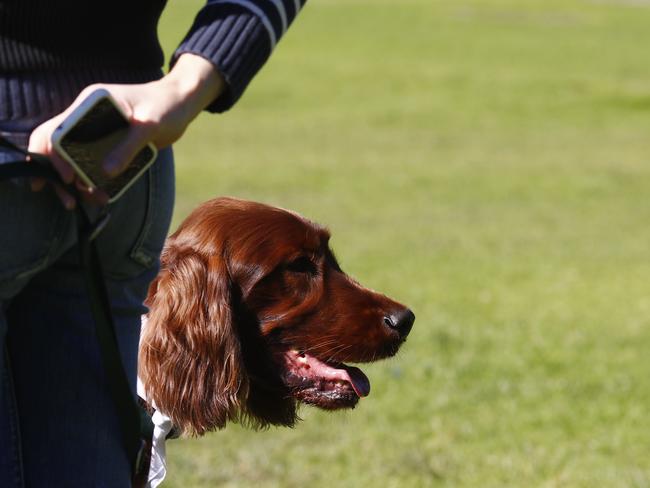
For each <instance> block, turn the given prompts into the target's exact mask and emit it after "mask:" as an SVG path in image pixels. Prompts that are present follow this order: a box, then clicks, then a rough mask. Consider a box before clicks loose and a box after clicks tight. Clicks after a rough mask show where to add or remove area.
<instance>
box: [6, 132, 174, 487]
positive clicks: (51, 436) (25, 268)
mask: <svg viewBox="0 0 650 488" xmlns="http://www.w3.org/2000/svg"><path fill="white" fill-rule="evenodd" d="M35 125H37V121H30V120H20V121H12V122H11V123H7V122H0V131H1V132H2V133H3V134H4V135H9V136H10V138H12V139H13V140H14V142H16V143H18V144H22V145H23V146H24V145H26V141H27V138H28V134H29V132H30V131H31V130H32V129H33V127H34V126H35ZM18 158H19V155H16V154H9V153H7V152H6V150H4V149H0V164H1V163H2V162H7V161H9V160H12V159H18ZM173 200H174V168H173V156H172V152H171V149H167V150H163V151H160V155H159V157H158V160H157V161H156V162H155V163H154V165H153V166H152V167H151V169H150V170H149V171H148V172H147V173H146V174H145V175H144V176H143V177H142V178H141V179H140V180H139V181H138V182H137V183H136V184H135V185H133V186H132V187H131V188H130V189H129V190H128V191H127V192H126V193H125V194H124V195H123V196H122V197H121V198H120V199H119V200H118V201H117V202H115V203H114V204H112V205H111V207H110V214H111V218H110V221H109V223H108V224H107V226H106V227H105V228H104V230H103V231H102V233H101V234H100V235H99V237H98V238H97V239H98V241H97V243H98V249H99V254H100V258H101V260H102V264H103V267H104V272H105V278H106V281H107V288H108V292H109V296H110V301H111V305H112V310H113V318H114V322H115V327H116V333H117V338H118V343H119V347H120V353H121V356H122V361H123V364H124V366H125V369H126V371H127V375H128V377H129V381H130V382H131V386H132V390H133V393H134V395H135V384H136V375H137V349H138V341H139V334H140V316H141V314H143V313H145V312H146V308H145V307H144V305H143V300H144V298H145V296H146V293H147V288H148V286H149V283H150V282H151V280H153V278H154V277H155V275H156V273H157V271H158V263H159V262H158V257H159V255H160V252H161V250H162V245H163V242H164V239H165V237H166V235H167V231H168V229H169V224H170V221H171V214H172V207H173ZM129 484H130V464H129V460H128V459H127V456H126V454H125V452H124V449H123V447H122V439H121V434H120V428H119V420H118V418H117V415H116V412H115V411H114V408H113V403H112V399H111V397H110V395H109V393H108V390H107V386H106V379H105V374H104V371H103V365H102V362H101V360H100V353H99V347H98V343H97V339H96V337H95V332H94V322H93V318H92V315H91V313H90V310H89V305H88V300H87V295H86V291H85V287H84V281H83V270H82V269H81V268H80V266H79V263H78V249H77V245H76V227H75V214H74V212H70V211H66V210H65V209H64V208H63V206H62V205H61V204H60V203H59V201H58V199H57V198H56V197H55V195H54V192H52V191H51V190H50V189H46V190H43V191H41V192H39V193H33V192H31V191H30V189H29V187H28V185H27V182H26V181H5V182H0V487H2V488H16V487H38V488H41V487H66V488H70V487H84V488H87V487H119V488H124V487H127V486H129Z"/></svg>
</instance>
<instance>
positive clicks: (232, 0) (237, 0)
mask: <svg viewBox="0 0 650 488" xmlns="http://www.w3.org/2000/svg"><path fill="white" fill-rule="evenodd" d="M218 3H224V4H227V3H229V4H235V5H239V6H241V7H244V8H245V9H248V10H250V11H251V12H252V13H254V14H255V15H257V16H258V17H259V19H260V21H261V22H262V24H263V25H264V27H265V28H266V31H267V32H268V33H269V40H270V41H271V50H273V49H275V45H276V44H277V43H278V38H277V36H276V35H275V30H274V29H273V25H272V24H271V21H270V20H269V18H268V17H267V16H266V14H265V13H264V11H263V10H262V9H261V8H259V7H258V6H257V5H255V4H254V3H253V2H250V1H247V0H208V5H213V4H218Z"/></svg>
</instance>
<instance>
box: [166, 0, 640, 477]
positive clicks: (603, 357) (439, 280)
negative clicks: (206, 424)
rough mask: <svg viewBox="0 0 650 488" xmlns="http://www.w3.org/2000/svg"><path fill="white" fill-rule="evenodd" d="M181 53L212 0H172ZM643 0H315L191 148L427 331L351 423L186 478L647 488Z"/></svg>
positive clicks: (213, 457)
mask: <svg viewBox="0 0 650 488" xmlns="http://www.w3.org/2000/svg"><path fill="white" fill-rule="evenodd" d="M170 3H171V5H170V6H169V8H168V11H167V13H166V16H165V17H164V19H163V22H162V24H161V34H162V35H163V39H164V41H165V45H166V47H167V51H168V52H170V51H171V49H173V46H174V44H175V43H176V42H178V40H179V39H180V37H181V36H182V34H183V33H184V31H185V30H186V28H187V26H188V25H189V22H190V21H191V18H192V16H193V12H194V11H195V10H196V9H198V7H199V5H200V4H201V3H202V2H200V1H198V0H192V1H189V0H184V1H182V0H176V1H174V2H170ZM649 25H650V2H642V1H638V0H637V1H615V0H610V1H607V0H600V1H596V0H593V1H589V0H563V1H559V0H555V1H541V0H492V1H487V0H484V1H479V0H475V1H465V0H461V1H458V0H445V1H436V0H399V1H388V0H366V1H364V0H312V1H311V2H309V4H308V5H307V8H306V9H305V10H304V12H303V13H302V14H301V16H300V18H299V20H298V21H297V22H296V24H295V25H294V26H293V27H292V29H291V30H290V32H289V33H288V35H287V36H286V38H285V39H283V40H282V42H281V43H280V45H279V48H278V50H277V52H276V53H275V54H274V56H273V58H272V59H271V61H270V63H269V64H268V65H267V66H266V67H265V68H264V70H263V71H262V72H261V73H260V75H259V76H258V77H257V78H256V80H255V81H254V83H253V84H252V86H251V87H250V89H249V90H248V91H247V93H246V94H245V96H244V98H243V99H242V101H241V102H240V103H239V104H238V106H237V107H236V108H235V109H234V110H233V111H232V112H230V113H228V114H226V115H223V116H209V115H203V116H201V118H200V119H199V120H198V121H197V123H196V124H195V125H194V126H193V127H192V128H191V129H190V131H188V133H187V134H186V136H185V137H184V139H183V140H182V141H181V142H180V143H179V144H178V145H177V146H176V156H177V168H178V200H177V206H176V215H175V222H176V223H178V222H179V221H180V219H181V218H182V217H183V216H184V215H186V214H187V213H188V212H189V211H190V209H191V208H193V207H194V206H195V205H196V204H197V203H198V202H200V201H202V200H205V199H208V198H211V197H213V196H216V195H226V194H228V195H237V196H241V197H245V198H251V199H255V200H261V201H265V202H269V203H273V204H277V205H281V206H284V207H290V208H293V209H295V210H297V211H299V212H301V213H303V214H305V215H307V216H309V217H311V218H313V219H315V220H317V221H319V222H321V223H325V224H328V225H329V226H330V228H331V229H332V231H333V235H334V237H333V240H332V244H333V246H334V248H335V250H336V252H337V255H338V256H339V258H340V261H341V262H342V264H343V266H344V268H345V269H346V270H347V271H348V272H350V273H351V274H352V275H354V276H356V277H357V278H358V279H359V280H360V281H362V282H363V283H365V284H367V285H369V286H371V287H373V288H376V289H380V290H382V291H385V292H386V293H388V294H390V295H392V296H395V297H396V298H398V299H400V300H401V301H403V302H405V303H408V304H409V305H410V306H411V307H412V308H413V309H414V311H415V312H416V315H417V321H416V324H415V328H414V330H413V332H412V336H411V338H410V340H409V342H408V343H407V345H406V346H405V347H404V348H403V350H402V352H401V353H400V354H399V356H398V357H397V358H395V359H393V360H390V361H385V362H381V363H377V364H375V365H371V366H369V367H368V368H366V371H367V373H368V374H369V376H370V378H371V380H372V382H373V392H372V394H371V395H370V397H369V398H368V399H365V400H364V401H362V402H361V404H360V405H359V407H358V408H357V409H356V410H355V411H352V412H347V413H336V414H326V413H323V412H319V411H315V410H313V409H308V408H304V409H303V410H302V415H303V417H304V422H302V423H301V424H300V425H299V426H298V427H297V428H295V429H293V430H287V429H284V430H283V429H271V430H269V431H266V432H248V431H244V430H242V429H240V428H239V427H237V426H230V427H228V428H227V429H226V430H224V431H222V432H217V433H214V434H211V435H209V436H207V437H206V438H203V439H200V440H183V441H173V442H170V443H169V451H170V453H169V457H170V469H169V478H168V481H167V482H166V486H168V487H170V488H171V487H209V486H210V487H211V486H223V487H250V486H255V487H256V488H266V487H287V488H290V487H302V486H309V487H311V488H316V487H332V486H342V487H373V488H374V487H387V488H390V487H399V488H402V487H407V488H408V487H429V486H434V487H435V486H454V487H456V486H460V487H465V486H468V487H470V486H471V487H473V486H477V487H479V486H480V487H482V488H484V487H502V486H517V487H529V486H540V487H556V486H557V487H565V486H566V487H574V486H575V487H601V486H608V487H609V486H612V487H647V486H650V427H649V426H648V410H649V408H650V361H648V359H647V356H648V351H650V281H649V279H648V276H649V275H650V249H649V243H650V225H649V223H650V205H648V195H649V193H650V164H649V160H650V62H649V60H648V49H649V46H650V28H649V27H648V26H649Z"/></svg>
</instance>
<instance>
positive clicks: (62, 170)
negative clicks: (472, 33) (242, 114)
mask: <svg viewBox="0 0 650 488" xmlns="http://www.w3.org/2000/svg"><path fill="white" fill-rule="evenodd" d="M50 161H51V162H52V166H54V169H55V170H56V171H57V173H59V176H61V180H63V182H64V183H65V184H66V185H69V184H71V183H72V182H73V180H74V175H75V172H74V169H73V168H72V166H70V163H68V162H67V161H66V160H65V159H63V158H62V157H61V156H59V155H58V153H56V152H53V153H52V154H51V155H50Z"/></svg>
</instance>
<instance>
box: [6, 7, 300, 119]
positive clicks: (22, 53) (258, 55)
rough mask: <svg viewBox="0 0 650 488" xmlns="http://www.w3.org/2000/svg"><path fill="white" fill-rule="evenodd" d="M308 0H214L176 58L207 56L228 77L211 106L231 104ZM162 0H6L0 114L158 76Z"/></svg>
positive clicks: (22, 112)
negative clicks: (98, 85)
mask: <svg viewBox="0 0 650 488" xmlns="http://www.w3.org/2000/svg"><path fill="white" fill-rule="evenodd" d="M305 1H306V0H209V1H208V2H207V4H206V5H205V6H204V7H203V8H202V9H201V10H200V11H199V12H198V14H197V16H196V18H195V20H194V23H193V25H192V26H191V28H190V29H189V32H188V33H187V35H186V36H185V39H184V40H183V41H182V42H181V44H180V45H179V47H178V48H177V50H176V51H175V52H174V54H173V56H172V58H171V64H172V65H173V64H174V62H175V61H176V59H178V57H179V56H180V55H181V54H183V53H194V54H198V55H199V56H202V57H204V58H206V59H208V60H210V61H211V62H212V63H213V64H214V65H215V66H216V67H217V69H218V70H219V71H220V72H221V74H222V75H223V77H224V79H225V80H226V82H227V86H228V88H227V90H226V92H225V93H224V94H223V95H222V96H221V97H219V99H217V100H216V101H215V102H214V103H213V104H212V105H210V107H208V110H210V111H213V112H222V111H224V110H227V109H229V108H230V107H231V106H232V105H233V104H234V103H235V102H236V101H237V100H238V99H239V97H240V96H241V94H242V93H243V92H244V90H245V88H246V86H247V85H248V84H249V82H250V81H251V79H252V78H253V76H255V74H256V73H257V72H258V71H259V69H260V68H261V67H262V65H263V64H264V63H265V62H266V60H267V59H268V57H269V56H270V54H271V52H272V51H273V49H274V47H275V46H276V44H277V43H278V41H279V40H280V38H281V37H282V35H283V34H284V33H285V32H286V30H287V28H288V27H289V26H290V25H291V22H292V21H293V20H294V19H295V17H296V15H297V14H298V12H299V11H300V9H301V8H302V6H303V5H304V3H305ZM165 4H166V0H135V1H134V0H111V2H91V1H88V0H0V121H2V120H5V121H6V120H11V119H20V118H24V117H30V116H32V117H33V116H34V115H37V114H39V113H42V114H44V115H43V117H44V118H47V117H49V116H50V115H51V114H53V113H56V112H58V111H60V110H62V109H63V108H65V107H66V106H67V105H68V104H69V103H70V102H72V100H74V97H75V96H76V94H77V93H78V92H79V91H80V90H81V89H82V88H83V87H84V86H86V85H88V84H90V83H95V82H105V83H129V82H133V83H136V82H145V81H151V80H153V79H156V78H159V77H160V76H161V68H162V65H163V62H164V56H163V53H162V50H161V48H160V44H159V42H158V36H157V25H158V19H159V17H160V14H161V13H162V10H163V8H164V7H165Z"/></svg>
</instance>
